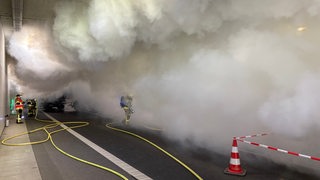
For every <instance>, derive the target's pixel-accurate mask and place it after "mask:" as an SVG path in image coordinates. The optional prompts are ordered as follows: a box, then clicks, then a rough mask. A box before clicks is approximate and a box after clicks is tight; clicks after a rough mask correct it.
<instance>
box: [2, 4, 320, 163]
mask: <svg viewBox="0 0 320 180" xmlns="http://www.w3.org/2000/svg"><path fill="white" fill-rule="evenodd" d="M319 10H320V2H319V1H318V0H305V1H300V0H282V1H276V0H269V1H263V2H262V1H255V0H242V1H236V0H171V1H166V0H136V1H129V0H91V1H59V2H58V3H57V5H56V6H55V13H56V17H55V20H54V23H53V24H52V25H47V26H45V27H43V25H25V26H24V27H23V29H22V30H21V32H16V33H14V34H13V35H12V37H11V39H10V45H9V50H8V51H9V53H10V55H11V56H13V57H14V58H15V59H16V60H17V62H16V64H15V65H14V66H15V68H16V69H15V71H13V70H12V73H10V74H11V76H12V77H13V79H14V80H15V82H17V83H16V84H21V86H22V87H20V88H22V91H24V92H25V93H26V94H27V95H28V96H35V95H40V96H52V95H57V94H62V93H63V92H68V93H71V94H72V96H73V97H74V98H75V99H77V101H78V102H79V103H80V104H82V105H83V106H84V107H85V108H92V109H95V110H96V111H98V112H100V113H101V114H102V115H104V116H106V117H112V118H114V119H116V120H119V121H120V120H121V119H122V116H123V112H122V111H121V109H120V107H119V97H120V96H121V95H123V94H125V93H131V94H133V95H134V101H133V104H134V109H135V114H134V115H133V117H132V121H133V122H137V123H145V124H150V125H152V126H156V127H160V128H163V129H164V134H165V135H166V136H167V137H169V138H171V139H174V140H179V141H188V142H189V141H190V140H191V141H192V142H193V143H194V144H196V145H197V146H203V147H207V148H210V149H212V150H214V151H222V150H223V151H226V150H227V152H229V149H230V143H231V142H230V141H231V138H232V137H233V136H242V135H248V134H254V133H261V132H273V133H274V134H275V136H274V137H276V138H277V137H279V136H281V137H282V136H283V137H286V138H288V139H290V142H292V144H299V146H297V147H295V148H296V149H295V151H302V152H304V151H307V152H310V150H309V149H308V150H307V148H309V147H310V146H304V145H303V144H310V143H311V142H316V140H317V137H318V136H310V135H311V134H313V135H314V134H316V135H319V133H317V132H318V131H319V128H320V123H319V122H320V121H319V113H318V107H319V106H320V94H319V93H318V92H319V90H320V81H319V76H320V74H319V70H320V68H319V67H320V61H319V60H318V57H319V56H320V52H319V50H318V47H319V45H320V38H319V36H318V32H319V30H320V25H319V23H318V22H319V20H320V14H319ZM299 28H300V29H299ZM305 137H310V138H305ZM274 140H275V139H273V141H274ZM288 142H289V141H288ZM280 145H281V144H280ZM316 151H317V150H314V151H313V152H310V153H316ZM274 159H276V158H274ZM297 164H299V163H297Z"/></svg>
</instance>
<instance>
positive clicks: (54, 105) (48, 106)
mask: <svg viewBox="0 0 320 180" xmlns="http://www.w3.org/2000/svg"><path fill="white" fill-rule="evenodd" d="M65 103H66V97H65V96H62V97H60V98H58V99H57V100H55V101H45V102H43V103H42V107H43V110H44V111H45V112H63V111H64V105H65Z"/></svg>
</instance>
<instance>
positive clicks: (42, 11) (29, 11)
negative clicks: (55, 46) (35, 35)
mask: <svg viewBox="0 0 320 180" xmlns="http://www.w3.org/2000/svg"><path fill="white" fill-rule="evenodd" d="M56 2H58V0H0V21H1V24H2V26H3V29H4V32H5V35H6V36H8V35H10V34H11V33H12V32H13V31H18V30H19V29H20V28H21V26H23V25H25V24H29V23H43V24H46V23H51V22H52V20H53V17H54V12H53V7H54V5H55V3H56Z"/></svg>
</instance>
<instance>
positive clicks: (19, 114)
mask: <svg viewBox="0 0 320 180" xmlns="http://www.w3.org/2000/svg"><path fill="white" fill-rule="evenodd" d="M23 104H24V102H23V100H22V99H21V96H20V94H17V95H16V98H15V109H16V112H17V119H16V123H17V124H21V123H23V122H22V112H23Z"/></svg>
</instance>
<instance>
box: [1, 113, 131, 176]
mask: <svg viewBox="0 0 320 180" xmlns="http://www.w3.org/2000/svg"><path fill="white" fill-rule="evenodd" d="M37 115H38V111H37V112H36V116H35V120H37V121H41V122H46V123H51V124H48V125H46V126H43V127H41V128H37V129H34V130H32V131H27V132H24V133H20V134H17V135H14V136H11V137H8V138H6V139H4V140H2V142H1V143H2V144H3V145H7V146H25V145H33V144H40V143H44V142H47V141H48V140H50V142H51V144H52V145H53V146H54V147H55V148H56V149H57V150H58V151H59V152H61V153H62V154H64V155H66V156H68V157H70V158H73V159H75V160H77V161H80V162H82V163H86V164H89V165H91V166H94V167H97V168H100V169H103V170H106V171H108V172H110V173H113V174H115V175H117V176H118V177H120V178H122V179H124V180H128V178H126V177H125V176H124V175H122V174H120V173H119V172H117V171H115V170H112V169H110V168H107V167H105V166H102V165H99V164H96V163H93V162H90V161H86V160H84V159H81V158H78V157H76V156H73V155H71V154H69V153H67V152H65V151H63V150H62V149H60V148H59V147H58V146H57V145H56V144H55V143H54V141H53V138H52V134H54V133H57V132H60V131H64V130H67V129H69V128H70V129H74V128H79V127H83V126H87V125H89V123H88V122H84V121H78V122H64V123H61V122H54V123H52V122H53V121H51V120H42V119H38V118H37ZM62 124H64V125H66V124H72V125H73V124H79V125H73V126H69V127H68V128H60V129H58V130H54V131H52V132H50V131H49V129H52V128H57V127H58V126H60V125H62ZM38 131H44V132H45V133H46V134H47V137H46V138H45V139H43V140H39V141H34V142H25V143H9V142H7V141H8V140H11V139H14V138H16V137H19V136H23V135H26V134H31V133H35V132H38Z"/></svg>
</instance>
